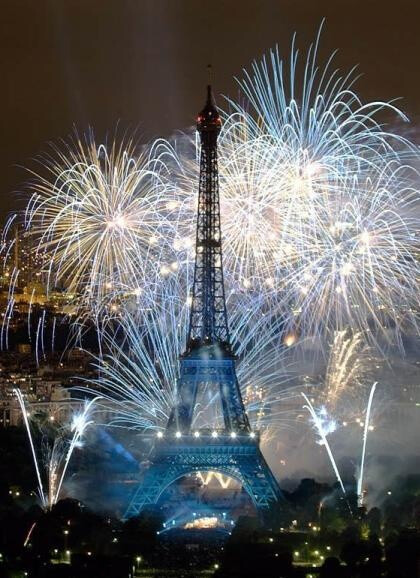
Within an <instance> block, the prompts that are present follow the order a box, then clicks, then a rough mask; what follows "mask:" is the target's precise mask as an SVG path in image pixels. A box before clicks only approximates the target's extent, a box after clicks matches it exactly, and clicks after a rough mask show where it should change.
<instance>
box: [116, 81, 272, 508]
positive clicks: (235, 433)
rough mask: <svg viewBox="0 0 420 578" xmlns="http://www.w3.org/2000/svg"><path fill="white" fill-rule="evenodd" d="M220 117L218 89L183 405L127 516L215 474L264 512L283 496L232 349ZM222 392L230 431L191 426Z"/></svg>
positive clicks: (201, 204)
mask: <svg viewBox="0 0 420 578" xmlns="http://www.w3.org/2000/svg"><path fill="white" fill-rule="evenodd" d="M220 128H221V119H220V116H219V114H218V112H217V108H216V105H215V101H214V98H213V94H212V91H211V87H210V86H208V87H207V102H206V104H205V107H204V109H203V110H202V111H201V112H200V114H199V116H198V119H197V130H198V133H199V135H200V139H201V156H200V180H199V195H198V216H197V230H196V253H195V268H194V281H193V291H192V304H191V312H190V320H189V331H188V339H187V347H186V351H185V353H183V354H182V356H181V357H180V376H179V379H178V383H177V403H176V405H175V407H174V408H173V409H172V412H171V414H170V417H169V421H168V424H167V427H166V430H165V432H158V434H157V437H156V443H155V447H154V450H153V454H152V457H151V466H150V467H149V469H147V470H146V472H145V474H144V478H143V481H142V482H141V484H140V485H139V486H138V487H137V489H136V491H135V493H134V496H133V498H132V500H131V502H130V504H129V506H128V509H127V511H126V514H125V517H126V518H128V517H130V516H135V515H137V514H139V512H140V511H141V510H142V509H143V508H144V507H147V506H151V505H153V504H156V503H157V502H158V500H159V498H160V496H161V495H162V493H163V492H164V490H165V489H166V488H167V487H168V486H169V485H170V484H172V483H173V482H175V481H176V480H177V479H179V478H181V477H183V476H185V475H187V474H190V473H193V472H198V471H208V470H211V471H216V472H220V473H223V474H225V475H227V476H230V477H232V478H234V479H236V480H238V481H239V482H240V483H241V484H242V487H243V488H244V489H245V490H246V491H247V493H248V494H249V496H250V497H251V499H252V501H253V503H254V504H255V506H256V508H257V509H258V510H259V512H260V513H263V512H264V510H267V508H268V507H269V505H270V503H271V502H273V501H276V500H278V499H280V498H281V491H280V489H279V487H278V484H277V482H276V479H275V478H274V476H273V474H272V472H271V470H270V468H269V467H268V465H267V462H266V461H265V459H264V456H263V455H262V453H261V450H260V447H259V433H258V432H256V431H252V429H251V427H250V424H249V421H248V416H247V414H246V412H245V408H244V404H243V401H242V396H241V392H240V389H239V384H238V379H237V377H236V371H235V355H234V353H233V351H232V348H231V344H230V335H229V325H228V318H227V310H226V300H225V289H224V282H223V263H222V239H221V227H220V203H219V182H218V167H217V138H218V135H219V132H220ZM208 386H211V387H213V388H215V389H216V391H218V395H219V397H220V402H221V409H222V414H223V422H224V427H222V428H219V429H216V427H215V428H213V429H205V428H201V429H195V430H194V431H193V429H192V422H193V416H194V409H195V408H196V404H197V394H198V392H199V390H200V389H201V391H202V390H203V388H205V387H208Z"/></svg>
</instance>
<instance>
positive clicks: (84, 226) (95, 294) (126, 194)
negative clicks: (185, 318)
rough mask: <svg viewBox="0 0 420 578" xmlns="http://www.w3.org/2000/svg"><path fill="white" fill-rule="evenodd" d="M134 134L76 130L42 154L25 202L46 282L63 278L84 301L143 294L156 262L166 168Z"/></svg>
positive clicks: (89, 305) (96, 303) (90, 305)
mask: <svg viewBox="0 0 420 578" xmlns="http://www.w3.org/2000/svg"><path fill="white" fill-rule="evenodd" d="M158 164H159V161H157V160H156V159H151V158H150V157H149V155H148V154H147V151H146V152H142V153H140V154H137V152H136V150H135V147H134V144H133V143H132V142H131V141H127V142H124V141H122V142H121V144H120V145H117V144H116V143H115V142H113V143H111V145H110V146H107V145H97V144H96V142H95V140H94V137H93V135H92V134H89V135H88V136H87V137H86V138H85V139H79V138H75V139H74V141H72V142H71V143H70V144H68V145H66V146H65V147H64V149H63V150H59V149H56V150H55V153H54V155H53V156H52V157H48V158H47V159H46V163H45V165H46V167H47V169H48V171H49V175H48V176H46V177H45V176H39V175H36V176H35V179H34V181H33V184H32V191H33V194H32V198H31V200H30V202H29V204H28V207H27V210H26V215H25V216H26V229H27V234H28V235H30V236H31V238H32V239H34V242H35V244H36V248H37V249H36V250H37V251H38V252H39V253H41V254H43V255H44V263H45V266H44V268H45V273H46V276H47V286H48V287H50V288H51V287H56V286H60V284H61V285H62V286H64V287H65V288H66V291H67V293H68V294H74V296H75V297H76V299H77V302H78V303H81V304H82V306H83V307H85V309H87V310H89V309H91V310H93V311H95V312H96V311H97V309H98V307H99V308H101V306H102V304H103V303H105V304H109V303H110V302H113V301H115V299H116V295H122V296H127V295H131V296H133V297H134V298H137V297H139V296H140V295H141V294H143V292H144V289H145V285H146V283H145V279H146V278H147V279H148V287H151V286H153V279H155V278H156V273H157V271H158V270H159V254H160V251H161V250H162V244H163V242H162V239H164V238H165V220H166V219H167V216H168V210H167V202H166V199H165V184H164V183H163V176H162V175H163V171H162V170H159V171H158V170H157V165H158Z"/></svg>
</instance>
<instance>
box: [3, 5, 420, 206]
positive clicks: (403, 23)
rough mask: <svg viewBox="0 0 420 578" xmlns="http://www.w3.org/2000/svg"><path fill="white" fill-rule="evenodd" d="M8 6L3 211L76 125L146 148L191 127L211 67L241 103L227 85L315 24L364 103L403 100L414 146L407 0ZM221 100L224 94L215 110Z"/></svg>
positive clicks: (418, 92) (305, 40) (412, 45)
mask: <svg viewBox="0 0 420 578" xmlns="http://www.w3.org/2000/svg"><path fill="white" fill-rule="evenodd" d="M208 6H209V4H208V3H207V2H206V3H203V2H199V1H197V0H180V1H177V2H171V0H143V1H142V2H135V1H132V0H118V1H110V0H105V1H104V0H102V1H99V0H89V1H86V0H55V1H54V0H40V1H39V2H36V3H34V2H32V1H31V0H19V1H18V0H5V1H4V2H3V5H2V8H3V10H2V19H1V24H0V31H1V34H0V38H1V40H0V42H1V50H0V59H1V70H2V76H3V87H4V88H3V90H2V92H1V97H0V98H1V104H0V106H1V110H2V121H3V122H2V129H3V130H2V137H3V147H2V148H3V151H2V153H3V154H2V161H1V176H0V189H1V191H2V193H3V194H2V197H1V198H2V200H1V203H0V213H1V214H3V215H4V214H5V213H6V212H7V211H9V210H11V209H15V208H16V195H15V193H14V191H18V190H21V187H22V184H23V183H24V182H25V180H26V179H27V178H28V177H27V174H26V173H25V171H24V170H23V168H22V167H23V166H30V167H33V166H34V163H33V159H34V157H36V156H37V155H40V154H42V153H45V152H47V151H48V142H51V141H52V142H57V141H58V140H59V139H61V138H66V137H67V136H68V135H69V134H70V133H71V131H72V130H73V127H74V126H75V127H77V129H78V130H79V132H81V133H83V132H84V131H86V130H87V129H88V128H89V127H92V128H93V129H94V132H95V134H96V135H97V137H98V139H103V138H104V137H105V136H106V134H107V133H109V134H112V133H113V132H114V131H115V127H116V126H117V124H118V125H119V127H121V131H122V132H123V131H125V130H128V131H132V130H135V129H138V134H139V135H140V136H141V140H142V141H147V140H150V139H153V138H154V137H157V136H169V135H170V134H171V133H173V132H174V131H175V130H177V129H183V128H186V127H188V126H190V125H192V124H193V123H194V120H195V115H196V112H197V111H198V109H199V107H200V105H201V103H202V100H203V91H204V87H205V85H206V83H207V70H206V65H207V64H208V63H209V62H211V63H212V65H213V69H214V85H215V92H216V94H218V95H219V94H227V95H231V96H236V94H237V91H238V89H237V85H236V83H235V80H234V76H235V75H237V76H240V75H241V70H242V68H243V67H246V68H249V67H250V65H251V62H252V60H253V59H254V58H255V59H259V58H260V57H261V56H262V55H263V53H265V52H267V51H268V50H269V49H270V48H272V47H274V46H275V45H276V44H278V45H279V49H280V52H281V53H282V54H284V56H285V57H287V56H288V54H289V52H290V44H291V39H292V35H293V33H294V32H296V33H297V45H298V46H299V47H300V49H301V52H305V51H306V49H307V48H308V46H309V44H310V43H311V42H312V41H313V40H314V38H315V36H316V33H317V30H318V28H319V25H320V23H321V21H322V19H323V17H325V19H326V22H325V25H324V30H323V33H322V37H321V45H320V57H321V59H322V60H325V58H326V57H327V56H328V55H329V54H330V53H331V52H332V51H334V50H335V49H338V51H339V52H338V55H337V57H336V59H335V63H336V65H337V66H338V67H340V68H341V69H342V70H343V71H347V70H349V69H350V68H351V67H352V66H354V65H357V64H359V67H358V71H359V72H360V73H362V74H363V76H362V77H361V78H360V79H359V80H358V82H357V85H356V86H357V90H358V92H359V93H360V95H361V97H362V98H363V99H364V100H370V99H381V100H390V99H393V98H398V97H402V100H400V101H398V103H397V104H398V105H399V106H400V107H401V108H402V109H403V110H404V111H405V112H406V113H407V114H408V116H409V117H410V118H411V119H412V121H413V122H412V125H411V128H410V127H408V129H407V133H409V134H410V136H411V137H412V138H413V139H414V140H415V136H416V134H415V132H416V125H415V122H416V120H417V119H418V118H419V117H420V80H419V76H418V74H417V73H416V71H417V66H418V56H419V55H420V35H419V34H418V17H419V12H420V8H419V6H418V4H417V3H415V2H414V0H402V2H400V3H399V4H398V10H395V6H394V4H391V3H390V2H383V1H380V0H372V1H370V2H366V1H364V2H362V1H361V0H355V1H354V2H345V1H342V2H333V1H332V0H321V1H320V2H317V3H316V4H314V3H308V2H306V1H302V0H300V1H297V2H290V1H284V2H279V1H277V0H262V1H261V2H259V3H258V7H256V4H255V2H254V1H251V0H243V1H242V2H241V4H240V8H239V4H237V3H229V2H225V1H223V0H213V2H212V4H211V6H212V9H211V11H209V10H208V9H207V7H208ZM221 101H222V99H221V98H220V97H219V102H221Z"/></svg>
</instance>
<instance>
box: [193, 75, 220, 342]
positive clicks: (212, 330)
mask: <svg viewBox="0 0 420 578" xmlns="http://www.w3.org/2000/svg"><path fill="white" fill-rule="evenodd" d="M221 125H222V121H221V118H220V115H219V112H218V110H217V107H216V103H215V100H214V97H213V93H212V90H211V85H208V87H207V100H206V103H205V105H204V108H203V109H202V111H201V112H200V113H199V115H198V118H197V130H198V132H199V134H200V140H201V155H200V180H199V192H198V213H197V230H196V256H195V267H194V282H193V290H192V305H191V315H190V326H189V333H188V342H187V351H188V350H189V349H191V347H193V346H196V345H198V344H219V345H223V346H224V347H225V349H226V348H227V349H229V328H228V322H227V312H226V301H225V289H224V281H223V263H222V236H221V230H220V201H219V175H218V167H217V137H218V135H219V132H220V128H221Z"/></svg>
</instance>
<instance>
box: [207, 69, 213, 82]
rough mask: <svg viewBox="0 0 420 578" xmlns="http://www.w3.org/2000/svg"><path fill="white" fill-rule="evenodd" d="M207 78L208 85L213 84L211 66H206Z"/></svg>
mask: <svg viewBox="0 0 420 578" xmlns="http://www.w3.org/2000/svg"><path fill="white" fill-rule="evenodd" d="M207 78H208V84H210V85H211V84H212V82H213V67H212V65H211V64H207Z"/></svg>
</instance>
